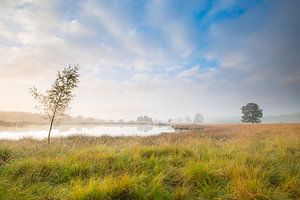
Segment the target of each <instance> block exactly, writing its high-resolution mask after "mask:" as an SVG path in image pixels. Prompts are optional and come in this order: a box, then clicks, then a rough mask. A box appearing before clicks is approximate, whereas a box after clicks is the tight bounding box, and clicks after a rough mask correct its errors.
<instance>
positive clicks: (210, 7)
mask: <svg viewBox="0 0 300 200" xmlns="http://www.w3.org/2000/svg"><path fill="white" fill-rule="evenodd" d="M299 7H300V1H298V0H290V1H281V0H252V1H237V0H223V1H220V0H211V1H204V0H198V1H196V0H195V1H191V0H172V1H171V0H147V1H146V0H145V1H143V0H141V1H134V0H106V1H104V0H102V1H96V0H85V1H83V0H66V1H59V0H51V1H50V0H43V1H36V0H12V1H8V0H7V1H5V0H4V1H1V2H0V30H1V31H0V57H1V60H0V91H1V93H2V94H6V95H4V97H1V100H0V110H22V111H33V110H34V106H33V104H34V102H33V100H32V98H31V97H30V95H29V94H28V88H29V87H31V86H32V85H36V86H37V87H38V88H40V89H41V90H46V89H47V87H49V85H50V84H51V82H52V81H53V79H54V78H55V74H56V72H57V70H59V69H61V68H62V67H63V66H66V65H68V64H73V63H79V64H80V65H81V84H80V87H79V88H78V90H77V91H76V94H77V97H76V98H75V100H74V102H73V104H72V107H73V108H72V110H71V114H74V115H84V116H93V117H99V118H105V119H109V118H113V119H119V118H125V119H134V118H135V117H136V116H137V115H141V114H149V115H151V116H153V117H155V118H161V119H167V118H170V117H184V116H186V115H194V113H196V112H200V113H203V114H204V116H208V117H209V116H238V115H240V108H241V106H243V105H244V104H246V103H247V102H257V103H258V104H259V105H260V106H261V107H262V108H263V110H264V112H265V115H273V114H283V113H295V112H300V105H299V102H300V87H299V86H300V59H299V58H300V56H299V53H300V47H299V44H300V39H299V35H300V24H299V23H300V22H299V20H298V19H299V18H300V14H299V12H298V10H297V9H298V8H299Z"/></svg>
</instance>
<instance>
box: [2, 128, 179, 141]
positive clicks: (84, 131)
mask: <svg viewBox="0 0 300 200" xmlns="http://www.w3.org/2000/svg"><path fill="white" fill-rule="evenodd" d="M48 128H49V127H47V126H28V127H22V128H7V129H5V128H3V127H2V128H1V129H0V140H4V139H8V140H18V139H22V138H33V139H39V140H41V139H46V138H47V136H48ZM171 132H174V129H173V128H172V127H170V126H156V125H153V126H152V125H97V126H95V125H84V126H82V125H72V126H71V125H66V126H59V127H54V128H53V129H52V132H51V137H67V136H73V135H83V136H103V135H108V136H150V135H158V134H160V133H171Z"/></svg>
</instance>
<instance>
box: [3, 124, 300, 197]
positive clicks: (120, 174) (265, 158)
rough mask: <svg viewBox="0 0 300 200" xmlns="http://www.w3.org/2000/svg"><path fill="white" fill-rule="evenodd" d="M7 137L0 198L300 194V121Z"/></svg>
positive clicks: (271, 195)
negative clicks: (138, 133)
mask: <svg viewBox="0 0 300 200" xmlns="http://www.w3.org/2000/svg"><path fill="white" fill-rule="evenodd" d="M202 128H204V129H203V130H202V131H197V130H190V131H184V132H178V133H174V134H170V133H168V134H167V133H165V134H160V135H158V136H149V137H108V136H103V137H83V136H72V137H67V138H55V139H53V140H52V142H51V145H50V146H48V145H47V143H46V141H38V140H33V139H22V140H18V141H8V140H6V141H4V140H2V141H0V199H1V200H10V199H11V200H18V199H22V200H23V199H48V200H50V199H70V200H72V199H74V200H97V199H106V200H109V199H119V200H122V199H145V200H146V199H153V200H155V199H157V200H158V199H166V200H168V199H170V200H171V199H184V200H186V199H187V200H188V199H227V200H239V199H241V200H248V199H249V200H250V199H253V200H254V199H260V200H267V199H272V200H273V199H274V200H275V199H278V200H285V199H300V124H254V125H242V124H239V125H203V126H202Z"/></svg>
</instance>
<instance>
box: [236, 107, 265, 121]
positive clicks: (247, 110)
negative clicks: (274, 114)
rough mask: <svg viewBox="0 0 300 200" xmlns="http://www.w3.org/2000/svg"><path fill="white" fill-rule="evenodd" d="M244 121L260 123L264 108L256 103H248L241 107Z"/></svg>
mask: <svg viewBox="0 0 300 200" xmlns="http://www.w3.org/2000/svg"><path fill="white" fill-rule="evenodd" d="M241 110H242V122H243V123H252V124H253V123H260V122H261V120H260V118H262V117H263V113H262V109H260V108H259V105H257V104H256V103H247V105H245V106H243V107H242V108H241Z"/></svg>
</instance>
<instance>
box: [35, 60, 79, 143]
mask: <svg viewBox="0 0 300 200" xmlns="http://www.w3.org/2000/svg"><path fill="white" fill-rule="evenodd" d="M78 71H79V65H74V66H71V65H69V66H68V67H66V68H64V69H63V71H58V73H57V77H56V79H55V81H54V83H53V84H52V87H51V89H50V90H47V91H46V94H42V93H39V92H38V91H37V89H36V88H35V87H33V88H30V93H31V94H32V96H33V97H34V99H35V100H37V101H38V106H36V107H37V109H39V110H40V111H41V112H42V114H43V115H44V116H45V117H46V118H47V119H48V120H49V121H50V127H49V132H48V144H50V134H51V130H52V126H53V123H54V121H56V120H58V119H61V118H62V117H63V116H64V115H65V114H66V112H67V110H68V109H69V105H70V102H71V100H72V99H73V97H74V95H73V93H72V92H73V89H75V88H76V87H78V83H79V72H78Z"/></svg>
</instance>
